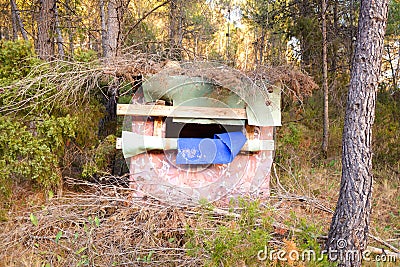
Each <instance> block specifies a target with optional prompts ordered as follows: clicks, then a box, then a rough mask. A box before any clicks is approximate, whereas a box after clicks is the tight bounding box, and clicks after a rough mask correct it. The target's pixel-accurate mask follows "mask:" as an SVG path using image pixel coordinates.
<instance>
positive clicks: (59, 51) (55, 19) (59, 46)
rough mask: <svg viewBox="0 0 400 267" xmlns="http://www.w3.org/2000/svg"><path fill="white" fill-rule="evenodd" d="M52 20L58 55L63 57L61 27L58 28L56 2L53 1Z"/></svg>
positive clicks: (58, 20)
mask: <svg viewBox="0 0 400 267" xmlns="http://www.w3.org/2000/svg"><path fill="white" fill-rule="evenodd" d="M54 22H55V30H56V34H57V48H58V57H59V58H60V59H64V56H65V53H64V39H63V37H62V33H61V28H60V19H59V16H58V7H57V4H56V3H54Z"/></svg>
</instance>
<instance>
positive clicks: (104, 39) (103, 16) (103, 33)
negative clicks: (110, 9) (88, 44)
mask: <svg viewBox="0 0 400 267" xmlns="http://www.w3.org/2000/svg"><path fill="white" fill-rule="evenodd" d="M100 21H101V48H102V50H103V57H106V56H107V55H108V54H109V52H108V46H107V26H106V12H105V10H104V0H100Z"/></svg>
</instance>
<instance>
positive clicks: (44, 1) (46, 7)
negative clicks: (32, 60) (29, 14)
mask: <svg viewBox="0 0 400 267" xmlns="http://www.w3.org/2000/svg"><path fill="white" fill-rule="evenodd" d="M54 4H55V2H54V0H40V11H39V20H38V38H37V47H36V50H37V53H38V55H39V57H40V58H41V59H43V60H51V59H52V58H53V57H54V42H53V36H52V35H53V32H54V8H53V7H54Z"/></svg>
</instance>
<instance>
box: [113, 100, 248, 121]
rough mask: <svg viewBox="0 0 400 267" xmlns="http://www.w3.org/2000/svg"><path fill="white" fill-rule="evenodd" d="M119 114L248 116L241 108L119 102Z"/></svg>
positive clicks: (195, 117) (200, 117)
mask: <svg viewBox="0 0 400 267" xmlns="http://www.w3.org/2000/svg"><path fill="white" fill-rule="evenodd" d="M117 115H131V116H156V117H179V118H194V119H207V118H214V119H237V120H244V119H246V118H247V115H246V110H245V109H241V108H210V107H188V106H178V107H175V106H160V105H133V104H118V105H117Z"/></svg>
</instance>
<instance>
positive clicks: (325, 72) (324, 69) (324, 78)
mask: <svg viewBox="0 0 400 267" xmlns="http://www.w3.org/2000/svg"><path fill="white" fill-rule="evenodd" d="M326 11H327V6H326V0H322V87H323V90H324V126H323V128H324V129H323V138H322V153H323V154H324V157H325V158H326V157H327V156H328V142H329V90H328V59H327V53H328V52H327V46H328V43H327V38H326Z"/></svg>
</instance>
